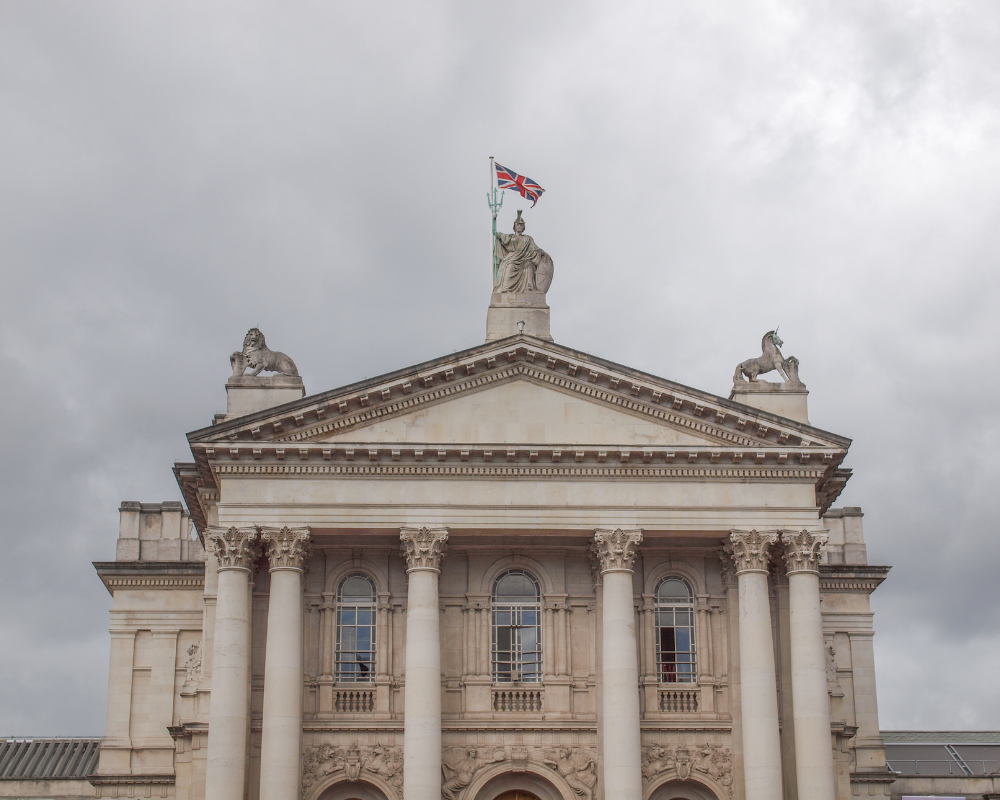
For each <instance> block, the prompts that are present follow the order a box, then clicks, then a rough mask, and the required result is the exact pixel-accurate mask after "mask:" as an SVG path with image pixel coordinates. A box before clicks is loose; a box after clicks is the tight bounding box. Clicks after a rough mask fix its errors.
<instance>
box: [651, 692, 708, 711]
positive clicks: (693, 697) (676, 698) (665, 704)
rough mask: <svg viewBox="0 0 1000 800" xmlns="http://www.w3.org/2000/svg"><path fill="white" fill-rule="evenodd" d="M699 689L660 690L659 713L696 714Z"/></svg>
mask: <svg viewBox="0 0 1000 800" xmlns="http://www.w3.org/2000/svg"><path fill="white" fill-rule="evenodd" d="M700 694H701V692H700V690H699V689H660V711H661V712H662V713H664V714H697V713H698V698H699V695H700Z"/></svg>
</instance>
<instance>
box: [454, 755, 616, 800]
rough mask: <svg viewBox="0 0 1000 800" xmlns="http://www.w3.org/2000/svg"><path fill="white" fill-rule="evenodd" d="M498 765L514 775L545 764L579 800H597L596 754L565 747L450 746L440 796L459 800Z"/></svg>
mask: <svg viewBox="0 0 1000 800" xmlns="http://www.w3.org/2000/svg"><path fill="white" fill-rule="evenodd" d="M499 762H504V763H507V764H509V765H510V771H511V772H526V771H528V768H529V765H530V764H531V763H532V762H534V763H535V764H544V765H545V766H547V767H549V768H550V769H553V770H555V771H556V772H558V773H559V774H560V775H561V776H562V778H563V780H565V781H566V783H568V784H569V786H570V787H571V788H572V789H573V793H574V794H575V795H576V796H577V797H579V798H580V800H594V794H595V789H596V787H597V754H596V753H595V752H594V751H592V750H589V749H587V748H584V747H566V746H564V747H555V748H541V747H527V746H523V745H522V746H517V747H511V748H503V747H472V746H469V747H450V748H448V749H446V750H445V751H444V753H443V754H442V757H441V770H442V772H443V773H444V775H443V780H444V782H443V784H442V786H441V796H442V797H443V798H444V800H459V798H461V797H462V794H463V790H464V789H465V788H466V787H467V786H468V785H469V784H470V783H472V781H473V780H475V777H476V775H477V774H478V773H479V772H480V771H482V770H483V769H485V768H487V767H488V766H490V765H491V764H496V763H499ZM463 800H464V799H463Z"/></svg>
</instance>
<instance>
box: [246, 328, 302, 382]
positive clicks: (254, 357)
mask: <svg viewBox="0 0 1000 800" xmlns="http://www.w3.org/2000/svg"><path fill="white" fill-rule="evenodd" d="M229 363H230V364H232V366H233V377H234V378H238V377H240V376H242V375H243V373H244V372H246V371H247V369H248V368H249V369H252V370H253V372H251V373H250V375H251V376H252V377H256V376H258V375H260V373H261V372H277V373H278V374H279V375H295V376H298V374H299V371H298V369H297V368H296V366H295V362H294V361H292V359H290V358H289V357H288V356H286V355H285V354H284V353H282V352H279V351H278V350H271V349H270V348H269V347H268V346H267V342H266V341H265V340H264V334H263V333H261V330H260V328H251V329H250V330H249V331H247V335H246V336H245V337H244V338H243V350H242V351H239V350H238V351H236V352H235V353H233V354H232V355H231V356H230V357H229Z"/></svg>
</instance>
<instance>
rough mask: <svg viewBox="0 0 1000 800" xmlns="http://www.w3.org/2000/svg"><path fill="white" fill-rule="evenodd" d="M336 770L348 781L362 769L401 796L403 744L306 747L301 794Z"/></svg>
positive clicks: (358, 775) (303, 756)
mask: <svg viewBox="0 0 1000 800" xmlns="http://www.w3.org/2000/svg"><path fill="white" fill-rule="evenodd" d="M340 771H343V772H344V774H345V775H346V777H347V779H348V780H351V781H356V780H358V778H359V777H360V776H361V775H362V774H364V773H371V774H373V775H378V776H379V777H380V778H382V780H384V781H385V782H386V783H388V784H389V785H390V786H392V787H393V788H395V789H397V790H398V792H399V794H400V796H402V790H403V748H402V747H387V746H383V745H375V746H374V747H358V746H347V747H338V746H335V745H330V744H324V745H320V746H319V747H307V748H305V750H304V751H303V754H302V794H303V796H304V795H305V794H306V792H307V791H308V790H309V789H310V788H311V787H312V786H313V785H314V784H316V783H317V782H318V781H320V780H322V779H323V778H325V777H326V776H327V775H333V774H334V773H336V772H340Z"/></svg>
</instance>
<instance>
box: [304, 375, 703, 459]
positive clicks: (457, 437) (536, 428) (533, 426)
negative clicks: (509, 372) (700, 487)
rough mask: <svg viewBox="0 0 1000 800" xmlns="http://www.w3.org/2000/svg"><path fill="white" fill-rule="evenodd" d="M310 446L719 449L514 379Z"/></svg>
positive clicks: (660, 424)
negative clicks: (350, 443) (349, 443)
mask: <svg viewBox="0 0 1000 800" xmlns="http://www.w3.org/2000/svg"><path fill="white" fill-rule="evenodd" d="M310 440H311V441H316V442H338V441H355V442H371V443H390V442H397V443H401V444H418V443H426V442H433V443H438V444H445V445H447V444H472V445H476V444H517V443H525V442H532V443H535V444H538V445H576V444H594V445H623V444H628V445H632V446H643V445H665V446H670V445H673V446H685V445H691V446H699V445H701V446H705V445H711V444H718V443H719V440H718V439H717V438H715V437H712V436H710V435H704V434H701V435H699V434H696V433H692V432H691V431H689V430H687V429H684V428H681V427H678V426H676V425H670V424H664V421H663V420H657V419H655V418H651V417H649V416H647V415H645V414H635V413H630V412H628V411H625V410H621V409H618V408H615V407H614V406H611V405H610V404H608V403H604V402H600V401H597V400H594V399H593V398H591V397H587V396H585V395H580V394H577V393H574V392H567V391H560V390H558V389H555V388H552V387H550V386H546V385H544V384H542V383H539V382H537V381H535V380H532V379H531V378H530V377H528V376H526V375H524V374H519V375H515V376H512V377H511V378H509V379H508V380H505V381H503V382H500V383H498V384H497V385H491V386H488V387H487V388H484V389H481V390H479V391H472V392H467V393H462V394H458V395H457V396H455V397H449V398H448V399H446V400H444V401H443V402H438V403H434V404H427V405H424V406H422V407H418V408H417V409H416V410H413V411H410V412H408V413H402V414H397V415H393V416H389V417H388V418H386V419H378V420H375V421H373V422H371V423H369V424H360V425H357V426H350V427H347V428H346V429H344V430H337V431H332V432H327V433H325V434H321V435H319V436H316V437H310Z"/></svg>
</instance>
